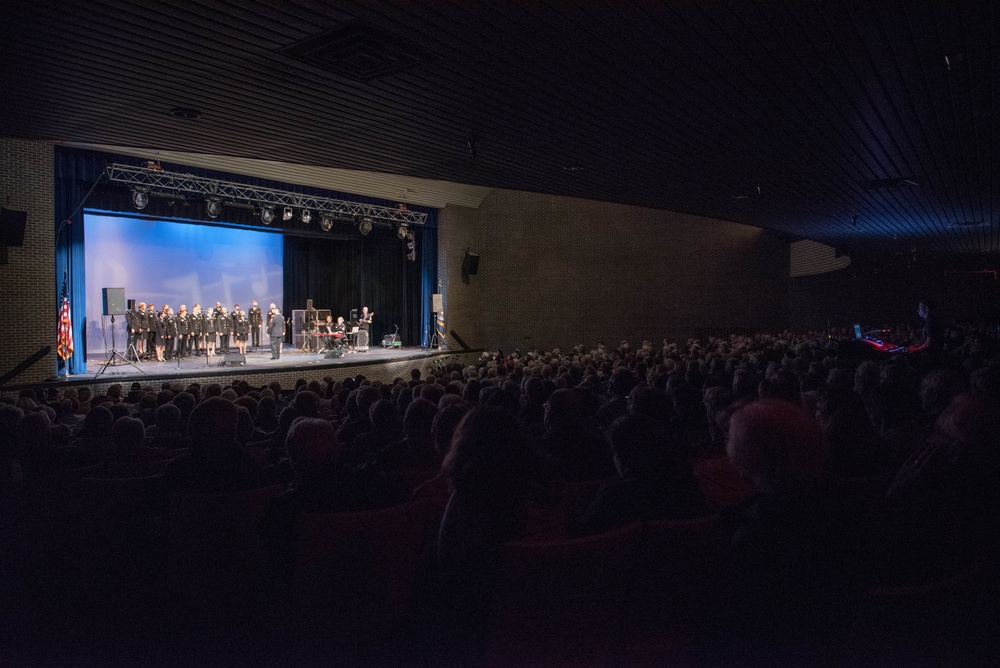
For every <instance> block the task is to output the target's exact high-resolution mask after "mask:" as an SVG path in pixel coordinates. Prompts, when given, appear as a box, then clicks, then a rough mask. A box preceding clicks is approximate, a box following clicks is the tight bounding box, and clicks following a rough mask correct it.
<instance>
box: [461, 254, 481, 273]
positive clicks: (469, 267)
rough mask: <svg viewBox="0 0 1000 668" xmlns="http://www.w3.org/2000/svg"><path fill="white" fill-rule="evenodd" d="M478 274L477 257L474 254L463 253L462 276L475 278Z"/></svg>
mask: <svg viewBox="0 0 1000 668" xmlns="http://www.w3.org/2000/svg"><path fill="white" fill-rule="evenodd" d="M478 273H479V256H478V255H476V254H475V253H470V252H469V251H465V259H464V260H463V261H462V274H463V275H464V276H475V275H476V274H478Z"/></svg>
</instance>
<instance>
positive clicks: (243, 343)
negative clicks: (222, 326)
mask: <svg viewBox="0 0 1000 668" xmlns="http://www.w3.org/2000/svg"><path fill="white" fill-rule="evenodd" d="M236 308H237V309H239V305H238V304H237V306H236ZM233 318H234V320H233V333H234V334H235V338H236V350H238V351H239V352H241V353H243V354H244V355H246V354H247V337H248V336H249V334H250V320H249V319H248V318H247V314H246V313H244V312H243V311H240V310H237V311H236V313H234V314H233Z"/></svg>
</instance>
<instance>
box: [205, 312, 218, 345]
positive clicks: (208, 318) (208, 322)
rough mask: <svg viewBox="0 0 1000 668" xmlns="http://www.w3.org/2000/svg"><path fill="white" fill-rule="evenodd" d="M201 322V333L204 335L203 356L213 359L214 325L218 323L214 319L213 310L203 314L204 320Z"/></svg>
mask: <svg viewBox="0 0 1000 668" xmlns="http://www.w3.org/2000/svg"><path fill="white" fill-rule="evenodd" d="M202 322H203V327H202V332H203V333H204V335H205V355H206V356H207V357H215V341H216V328H215V325H216V323H217V322H218V321H217V320H216V317H215V309H214V308H209V309H208V312H207V313H205V318H204V320H203V321H202Z"/></svg>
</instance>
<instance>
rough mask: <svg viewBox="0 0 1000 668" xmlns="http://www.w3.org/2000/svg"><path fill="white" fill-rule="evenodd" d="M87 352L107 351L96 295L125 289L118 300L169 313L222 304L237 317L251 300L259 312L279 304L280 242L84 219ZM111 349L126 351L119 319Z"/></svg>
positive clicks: (107, 332)
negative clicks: (167, 307) (235, 307)
mask: <svg viewBox="0 0 1000 668" xmlns="http://www.w3.org/2000/svg"><path fill="white" fill-rule="evenodd" d="M84 249H85V256H86V258H85V261H86V276H87V326H86V336H87V353H88V357H90V356H92V355H95V354H100V355H101V356H103V354H104V353H105V352H106V351H107V350H109V349H110V348H111V345H112V336H111V318H110V317H104V316H103V315H102V312H103V304H102V298H101V297H102V295H101V289H102V288H125V298H126V299H134V300H135V301H136V303H139V302H142V301H144V302H146V303H147V304H148V303H150V302H152V303H153V304H154V305H155V307H156V310H157V312H159V310H160V308H161V307H162V306H163V305H164V304H169V305H170V306H172V307H173V309H174V312H175V313H176V312H177V311H178V310H179V307H180V305H181V304H186V305H187V307H188V310H189V311H190V310H191V309H192V308H193V307H194V305H195V304H198V303H200V304H201V306H202V308H203V309H208V308H209V307H210V306H215V302H216V301H220V302H222V305H223V306H225V307H226V310H227V311H229V312H232V310H233V305H234V304H239V305H240V308H242V309H243V310H244V311H248V310H249V309H250V302H251V300H253V299H256V300H257V301H258V302H259V303H260V306H261V308H262V309H263V310H265V311H266V310H267V306H268V304H270V303H271V302H274V303H275V304H278V306H279V307H280V306H281V298H282V280H283V276H282V264H283V262H282V235H281V234H278V233H274V232H259V231H256V230H245V229H237V228H230V227H216V226H211V225H199V224H192V223H181V222H168V221H163V220H148V219H140V218H129V217H125V216H115V215H108V214H97V213H89V212H88V213H87V214H86V216H85V219H84ZM114 344H115V346H116V347H117V348H118V350H119V351H120V352H124V350H125V347H126V339H125V317H124V316H117V317H116V318H115V341H114Z"/></svg>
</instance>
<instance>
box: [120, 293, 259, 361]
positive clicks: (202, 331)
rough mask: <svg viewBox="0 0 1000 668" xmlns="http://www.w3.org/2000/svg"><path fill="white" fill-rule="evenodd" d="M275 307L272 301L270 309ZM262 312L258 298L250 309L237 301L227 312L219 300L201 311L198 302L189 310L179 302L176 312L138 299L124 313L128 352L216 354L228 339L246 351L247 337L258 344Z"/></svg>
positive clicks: (168, 356)
mask: <svg viewBox="0 0 1000 668" xmlns="http://www.w3.org/2000/svg"><path fill="white" fill-rule="evenodd" d="M276 311H277V307H276V306H275V305H274V304H271V308H270V311H269V313H274V312H276ZM263 319H264V314H263V312H262V311H261V309H260V307H259V306H258V305H257V301H256V300H254V301H253V305H252V306H251V307H250V310H249V312H246V311H243V310H242V309H241V308H240V305H239V304H236V305H235V306H234V307H233V311H232V313H230V312H228V311H227V310H226V308H225V307H224V306H223V305H222V303H221V302H216V303H215V307H214V308H209V309H208V310H206V311H203V310H202V308H201V304H195V305H194V307H193V308H192V310H191V311H188V310H187V306H186V305H184V304H181V306H180V308H179V310H178V311H177V312H176V313H175V312H174V310H173V308H172V307H171V306H170V305H169V304H164V305H163V306H162V308H160V310H159V311H157V309H156V306H155V305H154V304H148V305H147V304H146V303H145V302H140V303H139V304H138V307H137V308H136V309H135V310H132V309H130V310H128V311H127V312H126V314H125V321H126V328H127V330H128V335H129V342H128V345H129V354H130V355H138V356H139V357H141V358H146V359H155V360H157V361H167V360H170V359H172V358H173V356H174V355H175V354H176V355H177V356H178V357H189V356H195V355H208V356H214V355H216V351H217V350H218V351H219V352H222V353H226V352H229V351H230V339H231V338H232V340H233V341H234V342H235V344H236V349H237V350H238V351H239V352H241V353H243V354H246V348H247V341H248V339H250V341H251V345H253V346H254V347H259V346H260V334H261V332H260V329H261V324H263Z"/></svg>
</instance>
